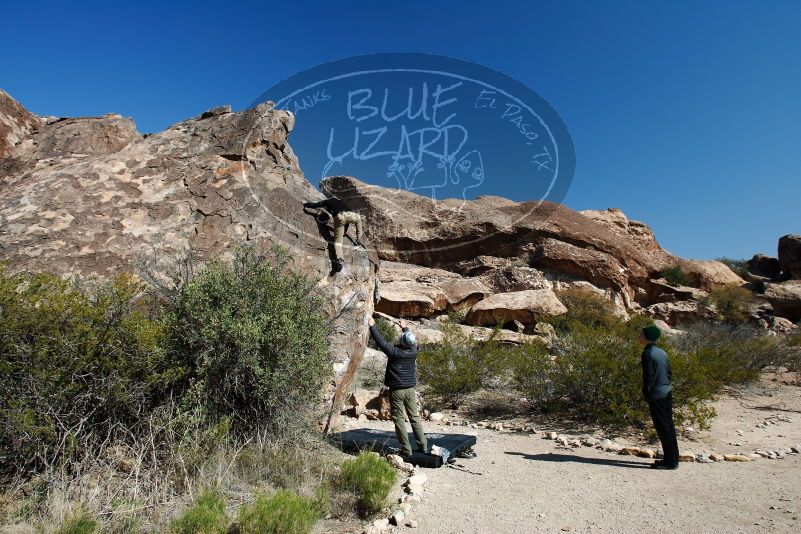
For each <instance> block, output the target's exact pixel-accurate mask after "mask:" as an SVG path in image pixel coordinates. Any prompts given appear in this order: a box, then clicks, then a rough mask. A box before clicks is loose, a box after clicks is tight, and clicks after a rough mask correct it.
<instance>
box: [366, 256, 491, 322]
mask: <svg viewBox="0 0 801 534" xmlns="http://www.w3.org/2000/svg"><path fill="white" fill-rule="evenodd" d="M379 278H380V281H381V299H380V300H379V302H378V304H377V305H376V310H377V311H380V312H383V313H386V314H388V315H392V316H394V317H404V318H420V317H426V318H428V317H433V316H434V315H438V314H441V313H444V312H447V311H452V310H456V309H458V308H460V307H470V306H472V305H473V304H475V303H476V302H478V301H479V300H481V299H482V298H484V297H485V296H487V295H489V294H490V293H491V291H490V289H489V288H488V287H487V286H485V285H484V283H483V282H482V281H481V280H479V279H477V278H463V277H462V276H460V275H458V274H456V273H452V272H449V271H445V270H443V269H433V268H428V267H419V266H416V265H410V264H406V263H396V262H387V261H382V262H381V265H380V269H379Z"/></svg>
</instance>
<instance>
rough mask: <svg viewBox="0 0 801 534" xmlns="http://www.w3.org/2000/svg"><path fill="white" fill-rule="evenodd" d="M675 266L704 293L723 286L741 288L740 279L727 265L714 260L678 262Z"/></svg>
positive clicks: (741, 281)
mask: <svg viewBox="0 0 801 534" xmlns="http://www.w3.org/2000/svg"><path fill="white" fill-rule="evenodd" d="M677 265H678V266H679V267H681V268H682V270H683V271H684V272H685V273H687V274H688V275H689V276H690V278H692V279H693V280H694V281H695V282H696V284H697V285H698V287H700V288H701V289H703V290H705V291H709V290H712V289H715V288H719V287H723V286H732V285H734V286H742V285H744V284H745V280H743V279H742V278H740V277H739V276H738V275H737V274H736V273H735V272H734V271H732V270H731V269H730V268H729V266H728V265H726V264H724V263H721V262H719V261H714V260H685V259H682V260H679V261H678V262H677Z"/></svg>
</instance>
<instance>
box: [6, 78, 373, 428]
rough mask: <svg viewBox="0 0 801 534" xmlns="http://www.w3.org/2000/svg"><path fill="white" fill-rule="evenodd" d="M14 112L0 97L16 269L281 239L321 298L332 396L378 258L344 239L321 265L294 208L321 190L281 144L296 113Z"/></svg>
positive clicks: (355, 355) (218, 253)
mask: <svg viewBox="0 0 801 534" xmlns="http://www.w3.org/2000/svg"><path fill="white" fill-rule="evenodd" d="M20 109H21V106H19V104H16V103H14V102H11V103H9V102H8V97H7V95H5V94H4V93H3V94H0V124H3V125H6V127H7V125H8V124H10V123H13V124H17V125H18V126H17V127H16V129H14V130H12V134H13V135H12V136H11V137H9V135H8V134H6V135H5V137H3V136H0V138H2V139H4V141H3V143H4V144H3V145H2V147H3V148H0V149H1V150H5V151H9V150H10V153H9V154H8V155H7V156H6V157H5V159H3V160H2V164H0V183H1V184H2V187H0V228H2V233H1V234H0V258H2V259H4V260H7V261H8V265H9V268H10V269H11V270H12V271H29V272H41V271H45V272H55V273H58V274H63V275H67V274H77V275H80V276H81V277H82V278H92V277H96V278H108V277H112V276H114V275H116V274H118V273H123V272H128V273H133V274H137V273H138V272H139V266H140V265H142V264H143V263H150V266H151V267H150V268H151V269H152V270H153V272H154V274H155V275H156V276H158V275H159V274H164V273H166V272H168V271H170V270H172V269H173V268H174V267H175V265H176V264H177V263H178V262H179V261H180V260H181V259H182V258H184V257H185V256H186V255H187V254H189V253H191V254H192V256H193V258H194V259H195V261H196V262H197V263H199V264H203V263H204V262H206V261H208V260H211V259H216V258H219V259H222V260H228V259H230V258H232V257H233V254H234V252H235V250H236V248H237V247H238V246H240V245H242V244H245V243H249V244H252V245H254V246H256V247H258V248H262V249H266V248H269V247H272V246H273V245H280V246H282V247H284V248H286V249H288V250H289V252H290V254H289V257H290V261H291V266H292V267H293V268H294V269H296V270H299V271H301V272H303V273H305V274H307V275H308V276H310V277H312V278H313V279H316V280H318V286H319V288H320V290H321V291H322V292H323V294H324V295H325V297H326V298H325V303H326V305H325V308H324V312H325V313H326V314H327V315H328V316H329V317H330V318H331V321H332V326H333V334H332V337H331V340H330V351H331V358H332V366H333V371H334V373H332V377H334V383H333V384H332V386H333V391H332V398H333V400H334V404H336V405H337V406H336V407H339V405H341V403H342V401H343V400H344V397H345V394H346V393H347V391H348V389H349V387H350V384H351V381H352V379H353V377H354V375H355V373H356V369H357V368H358V365H359V362H360V361H361V359H362V356H363V354H364V350H365V346H366V342H367V326H366V322H367V319H368V317H369V316H370V314H371V313H372V310H373V299H374V295H373V293H374V288H375V276H376V271H377V265H378V258H377V257H376V256H375V254H374V253H368V252H366V251H364V250H361V249H354V248H353V247H349V246H346V247H345V261H346V265H345V270H344V271H343V272H341V273H339V274H337V275H336V276H335V277H330V276H329V271H330V269H331V260H330V254H331V250H330V243H329V242H328V241H329V238H330V228H328V227H327V226H325V225H324V224H323V223H319V222H317V221H316V220H315V218H314V217H312V216H310V215H307V214H305V213H304V212H303V209H302V203H303V202H304V201H312V200H319V199H321V198H323V196H322V194H321V193H319V192H318V191H316V190H315V189H314V187H312V185H311V184H309V183H308V182H307V181H306V180H305V179H304V177H303V174H302V172H301V171H300V168H299V165H298V160H297V158H296V157H295V154H294V153H293V151H292V149H291V147H290V146H289V144H288V142H287V137H288V135H289V133H290V131H291V130H292V127H293V124H294V117H293V115H292V114H291V113H289V112H287V111H279V110H274V109H273V108H272V104H271V103H265V104H261V105H259V106H257V107H255V108H252V109H248V110H246V111H243V112H240V113H230V111H229V110H228V109H226V108H217V109H216V110H214V112H210V113H206V114H203V115H201V116H199V117H196V118H193V119H188V120H185V121H183V122H180V123H178V124H176V125H174V126H172V127H170V128H168V129H167V130H165V131H163V132H160V133H156V134H153V135H148V136H143V135H139V134H138V133H137V132H136V128H135V126H134V124H133V121H131V120H130V119H124V118H122V117H119V116H115V115H111V116H106V117H100V118H81V119H66V120H57V121H52V120H43V119H41V120H37V119H35V118H34V119H31V118H30V116H28V115H26V114H25V113H24V112H21V111H20ZM9 110H10V112H9ZM37 123H38V124H37ZM15 132H16V133H15ZM20 136H21V137H20ZM26 136H27V137H26ZM18 137H19V138H20V139H17V138H18ZM9 139H12V141H9ZM14 139H16V140H14ZM12 144H13V148H9V147H11V145H12ZM332 413H338V409H335V410H333V412H332Z"/></svg>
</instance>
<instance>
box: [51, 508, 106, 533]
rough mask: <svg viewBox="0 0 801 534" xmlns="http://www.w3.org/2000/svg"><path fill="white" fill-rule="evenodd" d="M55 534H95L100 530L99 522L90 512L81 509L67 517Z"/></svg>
mask: <svg viewBox="0 0 801 534" xmlns="http://www.w3.org/2000/svg"><path fill="white" fill-rule="evenodd" d="M56 532H57V534H95V533H97V532H100V523H99V522H98V521H97V518H96V517H95V516H94V515H92V514H91V513H89V512H87V511H85V510H82V511H80V512H78V513H77V514H75V515H72V516H71V517H69V518H67V520H66V521H64V523H63V524H62V525H61V528H59V529H58V530H57V531H56Z"/></svg>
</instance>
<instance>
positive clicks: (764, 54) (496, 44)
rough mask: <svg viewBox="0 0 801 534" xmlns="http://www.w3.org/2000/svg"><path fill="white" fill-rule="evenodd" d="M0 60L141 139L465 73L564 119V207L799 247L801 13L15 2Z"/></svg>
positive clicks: (31, 85)
mask: <svg viewBox="0 0 801 534" xmlns="http://www.w3.org/2000/svg"><path fill="white" fill-rule="evenodd" d="M0 47H1V48H0V49H2V50H3V54H2V55H0V87H2V88H3V89H5V90H6V91H8V92H9V93H11V94H12V96H14V97H16V98H18V99H19V100H20V101H21V102H22V103H23V104H24V105H25V106H26V107H27V108H28V109H30V110H31V111H33V112H36V113H39V114H43V115H59V116H80V115H84V116H85V115H102V114H105V113H108V112H116V113H121V114H123V115H126V116H131V117H133V118H134V119H135V120H136V122H137V124H138V127H139V130H140V131H143V132H154V131H158V130H161V129H163V128H165V127H166V126H168V125H170V124H171V123H174V122H176V121H178V120H181V119H184V118H186V117H190V116H194V115H197V114H198V113H199V112H200V111H202V110H204V109H207V108H210V107H212V106H216V105H220V104H224V103H230V104H232V105H233V106H234V108H239V109H241V108H244V107H247V106H248V105H249V104H250V103H251V102H252V101H253V99H254V98H256V97H258V96H259V95H260V94H261V93H262V92H263V91H265V90H266V89H268V88H269V87H271V86H272V85H273V84H275V83H277V82H279V81H281V80H283V79H285V78H287V77H289V76H291V75H292V74H295V73H296V72H298V71H299V70H302V69H306V68H309V67H312V66H314V65H317V64H319V63H322V62H325V61H330V60H334V59H338V58H341V57H346V56H352V55H356V54H364V53H370V52H430V53H437V54H444V55H448V56H453V57H457V58H462V59H467V60H470V61H474V62H477V63H480V64H483V65H486V66H488V67H492V68H494V69H497V70H500V71H502V72H504V73H506V74H507V75H509V76H511V77H512V78H515V79H517V80H519V81H520V82H522V83H524V84H525V85H527V86H529V87H530V88H532V89H533V90H534V91H536V92H537V93H538V94H540V95H541V96H543V97H544V98H545V99H546V100H547V101H548V102H550V104H551V105H552V106H553V107H554V108H555V109H556V110H557V111H558V112H559V114H560V115H561V117H562V119H563V120H564V122H565V123H566V124H567V126H568V128H569V130H570V132H571V135H572V137H573V142H574V143H575V146H576V175H575V178H574V180H573V184H572V187H571V189H570V192H569V193H568V195H567V198H566V199H565V203H566V204H567V205H568V206H570V207H572V208H574V209H590V208H592V209H602V208H607V207H619V208H621V209H623V211H625V212H626V213H627V214H628V215H629V217H631V218H635V219H639V220H642V221H645V222H646V223H648V224H649V225H650V226H651V227H652V228H653V229H654V231H655V232H656V235H657V238H658V239H659V241H660V242H661V243H662V245H663V246H664V247H666V248H667V249H668V250H670V251H672V252H674V253H677V254H679V255H682V256H685V257H696V258H715V257H718V256H729V257H736V258H744V257H750V256H751V255H752V254H754V253H757V252H762V253H767V254H772V255H775V251H776V242H777V240H778V238H779V237H780V236H781V235H784V234H788V233H801V217H800V216H799V206H801V132H800V131H799V128H800V127H801V3H799V2H793V1H785V2H782V1H775V2H742V1H736V2H734V1H729V2H703V4H702V5H701V3H700V2H683V1H678V2H664V3H660V4H659V5H653V3H651V2H627V1H616V2H601V1H598V2H589V1H588V2H570V1H553V2H538V1H529V2H505V1H502V0H495V1H493V2H415V1H405V2H300V1H295V2H280V3H278V2H233V1H232V2H219V3H210V2H200V1H197V2H186V3H182V2H171V3H167V2H146V1H139V2H135V3H134V2H102V3H101V2H97V3H93V2H52V3H51V2H28V3H24V4H23V3H21V2H15V3H13V4H12V5H8V6H5V7H4V8H3V32H2V33H0ZM290 141H291V138H290ZM500 193H502V191H501V192H500Z"/></svg>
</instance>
